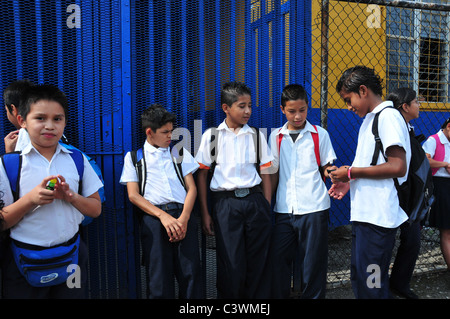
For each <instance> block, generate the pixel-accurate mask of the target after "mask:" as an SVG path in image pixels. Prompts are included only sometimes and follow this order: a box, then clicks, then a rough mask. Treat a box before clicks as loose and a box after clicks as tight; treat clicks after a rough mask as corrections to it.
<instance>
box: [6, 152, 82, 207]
mask: <svg viewBox="0 0 450 319" xmlns="http://www.w3.org/2000/svg"><path fill="white" fill-rule="evenodd" d="M71 151H72V153H69V154H70V156H71V157H72V159H73V161H74V162H75V166H76V167H77V172H78V176H79V186H78V193H79V194H81V192H82V184H83V173H84V159H83V154H81V152H80V151H78V150H76V149H72V150H71ZM2 163H3V167H4V168H5V171H6V175H7V176H8V179H9V185H10V187H11V192H12V194H13V198H14V201H17V200H18V199H19V188H20V173H21V169H22V156H21V152H20V151H19V152H11V153H6V154H4V155H3V156H2Z"/></svg>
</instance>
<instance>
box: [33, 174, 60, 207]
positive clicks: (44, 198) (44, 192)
mask: <svg viewBox="0 0 450 319" xmlns="http://www.w3.org/2000/svg"><path fill="white" fill-rule="evenodd" d="M55 178H56V176H47V177H46V178H44V179H43V180H42V182H41V183H40V184H39V185H37V186H36V187H35V188H33V189H32V190H31V191H30V193H29V196H30V200H31V202H32V203H33V204H34V205H36V206H39V205H46V204H50V203H51V202H53V200H54V199H55V194H54V191H52V190H49V189H46V187H47V184H48V182H49V181H50V180H52V179H55Z"/></svg>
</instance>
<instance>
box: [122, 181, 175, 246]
mask: <svg viewBox="0 0 450 319" xmlns="http://www.w3.org/2000/svg"><path fill="white" fill-rule="evenodd" d="M127 192H128V198H129V199H130V202H131V203H132V204H133V205H135V206H137V207H138V208H139V209H141V210H142V211H143V212H145V213H146V214H149V215H151V216H155V217H157V218H158V219H159V220H160V221H161V224H162V225H163V226H164V228H165V229H166V232H167V235H168V236H169V240H170V241H175V240H178V238H179V237H180V236H181V235H182V232H183V231H182V224H181V222H180V221H178V220H177V219H176V218H173V217H172V216H171V215H169V214H167V213H166V212H165V211H163V210H161V209H159V208H158V207H156V206H154V205H152V204H151V203H150V202H149V201H148V200H146V199H145V198H144V197H142V195H141V194H139V184H138V183H137V182H128V183H127Z"/></svg>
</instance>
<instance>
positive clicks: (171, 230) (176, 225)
mask: <svg viewBox="0 0 450 319" xmlns="http://www.w3.org/2000/svg"><path fill="white" fill-rule="evenodd" d="M159 220H160V221H161V224H162V225H163V226H164V228H165V229H166V232H167V236H169V241H170V242H176V241H179V240H181V239H183V238H184V236H186V232H185V231H184V230H183V224H182V223H181V222H180V221H179V220H178V219H176V218H174V217H172V216H171V215H169V214H167V213H166V212H164V214H163V215H161V216H160V218H159Z"/></svg>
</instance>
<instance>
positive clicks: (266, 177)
mask: <svg viewBox="0 0 450 319" xmlns="http://www.w3.org/2000/svg"><path fill="white" fill-rule="evenodd" d="M261 170H263V168H261ZM272 175H275V174H264V173H263V172H261V180H262V182H261V184H262V189H263V194H264V197H265V198H266V199H267V201H268V202H269V204H270V202H271V201H272Z"/></svg>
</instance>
